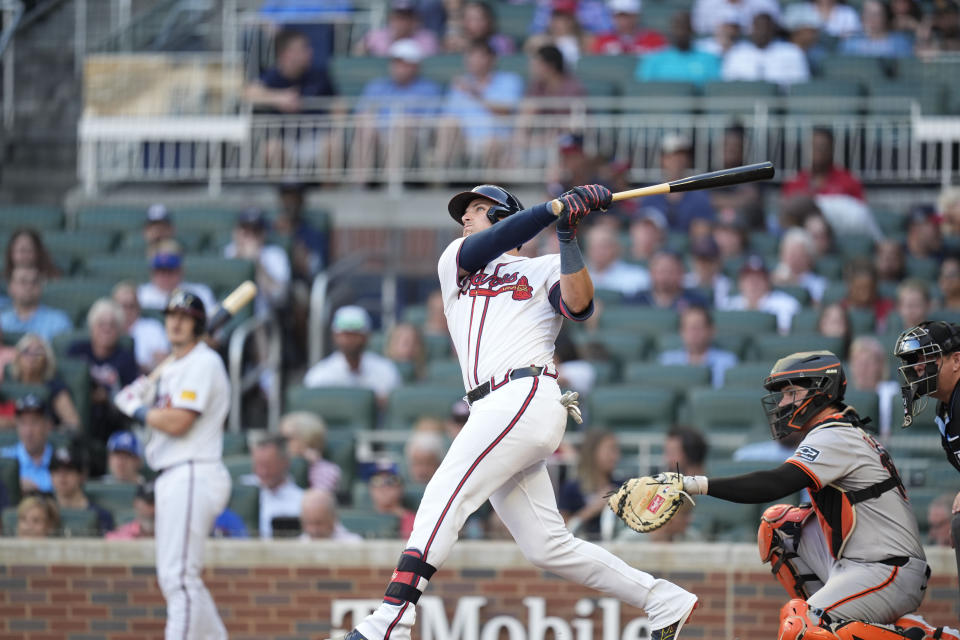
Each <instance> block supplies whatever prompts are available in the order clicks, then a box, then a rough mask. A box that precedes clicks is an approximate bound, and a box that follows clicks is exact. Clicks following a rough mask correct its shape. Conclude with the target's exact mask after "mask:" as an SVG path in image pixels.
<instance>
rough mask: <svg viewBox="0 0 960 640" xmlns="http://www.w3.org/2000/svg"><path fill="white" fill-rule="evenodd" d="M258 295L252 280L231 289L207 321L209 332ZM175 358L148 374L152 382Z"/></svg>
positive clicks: (169, 357)
mask: <svg viewBox="0 0 960 640" xmlns="http://www.w3.org/2000/svg"><path fill="white" fill-rule="evenodd" d="M256 295H257V285H256V284H254V283H253V282H252V281H250V280H245V281H244V282H242V283H240V286H238V287H237V288H236V289H234V290H233V291H231V292H230V294H229V295H228V296H227V297H226V298H224V299H223V301H222V302H221V303H220V304H219V305H218V306H217V310H216V311H214V312H213V315H212V316H210V320H209V321H208V322H207V333H213V332H214V331H216V330H217V329H219V328H220V327H222V326H223V325H225V324H226V323H227V322H228V321H229V320H230V318H232V317H233V316H234V314H236V313H237V312H238V311H240V310H241V309H243V308H244V307H245V306H247V305H248V304H250V301H251V300H253V298H254V297H255V296H256ZM173 360H174V356H173V354H170V355H169V356H167V357H166V358H165V359H164V360H163V362H161V363H160V364H158V365H157V366H156V367H155V368H154V369H153V371H151V372H150V373H149V374H148V375H147V378H149V379H150V381H151V382H156V381H157V380H158V379H159V378H160V374H161V373H163V370H164V368H165V367H166V366H167V365H168V364H169V363H171V362H173Z"/></svg>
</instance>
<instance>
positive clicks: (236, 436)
mask: <svg viewBox="0 0 960 640" xmlns="http://www.w3.org/2000/svg"><path fill="white" fill-rule="evenodd" d="M246 452H247V436H246V434H244V433H233V432H232V431H227V432H225V433H224V434H223V455H224V456H225V457H226V456H242V455H243V454H245V453H246Z"/></svg>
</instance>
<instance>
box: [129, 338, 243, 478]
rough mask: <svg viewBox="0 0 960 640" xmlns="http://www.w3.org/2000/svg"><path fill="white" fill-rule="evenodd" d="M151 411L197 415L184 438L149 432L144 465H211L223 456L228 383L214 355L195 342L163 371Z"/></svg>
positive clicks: (228, 393)
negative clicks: (182, 411) (173, 409)
mask: <svg viewBox="0 0 960 640" xmlns="http://www.w3.org/2000/svg"><path fill="white" fill-rule="evenodd" d="M154 406H155V407H176V408H178V409H189V410H191V411H195V412H196V413H197V414H198V415H197V418H196V420H194V422H193V425H192V426H191V427H190V430H189V431H187V433H186V434H184V435H182V436H180V437H173V436H169V435H167V434H165V433H163V432H161V431H158V430H151V436H150V439H149V440H148V441H147V446H146V451H145V454H146V460H147V464H149V465H150V467H151V468H153V469H157V470H160V469H167V468H169V467H172V466H173V465H175V464H180V463H182V462H187V461H188V460H204V461H211V460H213V461H215V460H220V459H221V457H222V455H223V422H224V420H226V418H227V412H228V411H229V409H230V381H229V380H228V379H227V370H226V368H225V367H224V366H223V361H222V360H221V359H220V356H219V355H218V354H217V352H216V351H214V350H213V349H211V348H210V347H208V346H207V345H206V343H203V342H198V343H197V345H196V346H195V347H194V348H193V349H191V350H190V352H189V353H188V354H187V355H185V356H183V357H182V358H179V359H177V360H174V361H173V362H171V363H170V364H169V365H167V366H166V367H165V368H164V369H163V373H161V374H160V381H159V383H158V384H157V400H156V403H155V404H154Z"/></svg>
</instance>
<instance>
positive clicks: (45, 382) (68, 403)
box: [10, 333, 80, 430]
mask: <svg viewBox="0 0 960 640" xmlns="http://www.w3.org/2000/svg"><path fill="white" fill-rule="evenodd" d="M16 350H17V355H16V357H15V358H14V360H13V362H12V363H10V380H11V381H12V382H17V383H20V384H28V385H36V386H42V387H45V388H46V390H47V394H46V402H47V403H48V404H49V405H50V409H51V410H52V411H53V416H52V417H53V420H54V423H55V424H57V425H58V426H59V427H60V428H62V429H68V430H75V429H78V428H79V427H80V415H79V414H78V413H77V407H76V405H75V404H74V402H73V398H72V397H71V395H70V390H69V389H68V388H67V385H66V384H65V383H64V382H63V379H62V378H61V377H60V376H59V375H58V374H57V360H56V356H55V355H54V353H53V349H52V348H51V347H50V343H49V342H47V341H46V340H44V339H43V338H41V337H40V336H38V335H36V334H33V333H28V334H27V335H25V336H23V337H22V338H20V340H19V341H18V342H17V346H16Z"/></svg>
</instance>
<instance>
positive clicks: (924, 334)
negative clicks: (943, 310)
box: [893, 321, 960, 427]
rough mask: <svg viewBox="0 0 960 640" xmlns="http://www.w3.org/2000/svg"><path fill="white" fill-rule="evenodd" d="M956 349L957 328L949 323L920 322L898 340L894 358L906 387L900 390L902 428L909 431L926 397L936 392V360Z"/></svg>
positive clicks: (959, 345)
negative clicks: (898, 362)
mask: <svg viewBox="0 0 960 640" xmlns="http://www.w3.org/2000/svg"><path fill="white" fill-rule="evenodd" d="M958 349H960V327H957V325H955V324H953V323H952V322H939V321H937V322H921V323H920V324H919V325H917V326H915V327H913V328H911V329H907V330H906V331H904V332H903V333H901V334H900V336H899V337H898V338H897V344H896V345H895V346H894V348H893V355H895V356H897V358H899V359H900V362H901V363H902V364H901V365H900V376H901V377H902V378H903V381H904V383H905V384H904V386H901V387H900V394H901V396H902V397H903V426H904V427H909V426H910V425H911V424H912V423H913V417H914V416H915V415H916V414H918V413H920V412H921V411H923V407H924V405H925V404H926V396H929V395H931V394H933V393H936V392H937V377H938V376H939V375H940V363H939V362H938V360H940V358H941V357H942V356H943V355H944V354H947V353H952V352H954V351H957V350H958ZM921 367H922V368H921Z"/></svg>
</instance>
